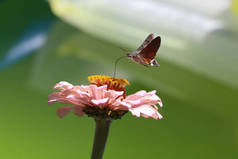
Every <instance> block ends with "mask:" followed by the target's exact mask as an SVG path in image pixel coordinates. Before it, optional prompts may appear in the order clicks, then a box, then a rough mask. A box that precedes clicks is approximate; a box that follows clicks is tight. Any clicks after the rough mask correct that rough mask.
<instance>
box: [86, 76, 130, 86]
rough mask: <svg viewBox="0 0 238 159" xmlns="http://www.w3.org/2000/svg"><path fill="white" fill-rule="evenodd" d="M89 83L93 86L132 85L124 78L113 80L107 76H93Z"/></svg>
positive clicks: (89, 78) (90, 77)
mask: <svg viewBox="0 0 238 159" xmlns="http://www.w3.org/2000/svg"><path fill="white" fill-rule="evenodd" d="M88 81H89V82H90V83H91V84H112V85H114V84H118V85H121V86H123V87H124V86H126V85H130V83H129V82H128V81H127V80H125V79H123V78H112V77H110V76H105V75H93V76H89V77H88Z"/></svg>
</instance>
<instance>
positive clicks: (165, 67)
mask: <svg viewBox="0 0 238 159" xmlns="http://www.w3.org/2000/svg"><path fill="white" fill-rule="evenodd" d="M25 4H27V5H23V4H22V2H18V1H14V3H13V1H2V2H1V3H0V7H1V8H0V12H1V13H2V14H1V17H5V18H2V21H1V24H2V23H3V24H4V25H0V31H1V37H0V42H1V47H0V55H4V54H5V52H6V50H7V49H8V48H9V47H10V46H11V45H14V43H15V42H16V40H17V39H18V38H19V35H20V33H21V32H22V31H23V30H24V27H26V26H28V24H29V23H31V22H32V21H34V20H37V19H41V18H42V17H45V16H47V17H48V16H49V17H51V16H52V14H51V12H50V10H49V8H48V5H47V3H45V2H43V1H34V2H33V1H30V0H28V1H26V3H25ZM3 6H4V7H3ZM11 7H14V8H12V13H11V14H6V13H7V12H8V10H7V9H5V10H2V8H11ZM33 11H34V12H33ZM15 18H16V19H15ZM141 40H143V39H141ZM213 45H215V44H213ZM130 46H131V45H128V46H127V47H128V48H127V49H129V50H133V49H135V48H132V47H130ZM120 47H125V46H124V45H122V44H121V43H117V42H115V41H111V42H109V41H108V40H105V39H104V38H102V37H100V36H99V37H98V36H94V35H93V34H89V33H87V32H85V31H82V30H80V29H77V28H74V27H72V26H70V25H69V24H67V23H64V22H62V21H61V20H58V19H55V20H54V22H53V25H52V27H51V28H50V32H49V34H48V39H47V42H46V44H45V45H44V47H43V48H41V49H40V50H38V51H37V52H36V54H34V55H32V56H30V57H29V58H27V59H24V60H23V61H22V62H20V63H17V64H15V65H13V66H12V67H10V68H8V69H6V70H5V71H3V72H0V88H1V91H0V96H1V107H0V125H1V131H0V141H1V144H0V158H4V159H23V158H24V159H28V158H29V159H31V158H34V159H42V158H45V159H48V158H49V159H50V158H57V159H64V158H89V156H90V153H91V146H92V140H93V133H94V122H93V120H92V119H91V118H88V117H86V116H85V117H82V118H78V117H76V116H74V115H73V114H71V115H69V116H67V117H66V118H64V119H59V118H58V117H57V116H56V114H55V111H56V109H57V107H58V106H60V104H54V105H52V106H48V105H47V104H46V102H47V96H48V94H49V93H51V92H52V91H53V90H52V87H53V85H54V84H55V83H56V82H59V81H62V80H64V81H68V82H71V83H73V84H87V83H88V82H87V76H88V75H93V74H106V75H112V73H113V72H112V71H113V69H114V61H115V60H116V58H118V57H120V56H123V55H124V54H125V53H124V52H123V51H121V49H120ZM221 47H222V46H221ZM194 49H195V50H194V52H196V51H197V50H196V49H197V48H196V47H195V48H194ZM201 50H205V51H208V50H209V48H205V47H203V48H201ZM166 51H168V50H166V49H162V50H160V52H163V54H166V53H167V52H166ZM190 51H193V50H192V49H191V50H190ZM160 52H159V54H160ZM177 53H178V52H176V50H175V51H174V54H177ZM214 54H215V53H214ZM184 55H185V54H184ZM199 55H200V54H198V55H197V57H199ZM159 57H160V55H159ZM202 57H204V56H202ZM202 57H200V58H201V60H202ZM230 57H234V56H233V55H232V54H230ZM194 59H195V58H194ZM158 60H159V63H160V65H161V66H160V67H159V68H151V67H143V66H140V65H137V64H136V63H133V62H132V61H129V60H127V59H123V60H122V61H120V62H119V65H118V71H117V72H118V74H117V76H118V77H123V78H126V79H128V80H129V81H130V83H131V85H130V86H128V87H127V93H128V94H130V93H134V92H136V91H138V90H141V89H145V90H147V91H149V90H153V89H155V90H157V91H158V94H159V96H160V97H161V99H162V101H163V103H164V107H163V108H162V109H160V112H161V114H162V115H163V116H164V119H162V120H158V121H156V120H152V119H143V118H138V119H137V118H135V117H132V116H131V115H129V113H128V114H127V115H126V116H125V117H124V118H123V119H122V120H117V121H114V122H113V124H112V127H111V132H110V136H109V140H108V144H107V147H106V151H105V157H104V158H105V159H109V158H114V159H117V158H118V159H120V158H125V159H131V158H137V159H145V158H148V157H149V158H164V159H172V158H183V159H186V158H187V159H190V158H194V159H200V158H205V159H206V158H217V159H223V158H235V156H238V152H237V148H238V125H237V121H238V118H237V111H238V108H237V104H236V101H235V100H236V97H237V94H238V90H237V87H232V84H226V83H224V82H221V81H220V80H217V79H216V78H210V76H207V75H206V74H204V73H200V72H199V71H194V70H193V69H189V68H187V67H184V65H179V64H178V63H176V62H173V61H171V60H168V59H167V58H164V57H163V56H162V57H161V58H159V59H158ZM215 60H216V58H214V59H209V60H208V62H210V63H211V64H212V63H213V62H214V61H215ZM227 63H228V62H227ZM205 64H206V63H201V65H205ZM203 67H205V66H203ZM233 67H235V66H233ZM226 70H227V69H226ZM235 70H236V68H234V70H233V71H234V72H235ZM221 76H222V74H221ZM234 76H235V75H234ZM232 79H233V78H231V80H232ZM235 82H236V81H234V83H235Z"/></svg>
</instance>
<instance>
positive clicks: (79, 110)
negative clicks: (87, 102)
mask: <svg viewBox="0 0 238 159" xmlns="http://www.w3.org/2000/svg"><path fill="white" fill-rule="evenodd" d="M74 114H75V115H77V116H79V117H81V116H83V115H84V114H85V113H84V112H83V107H80V106H75V107H74Z"/></svg>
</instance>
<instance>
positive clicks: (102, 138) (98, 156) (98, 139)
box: [91, 118, 111, 159]
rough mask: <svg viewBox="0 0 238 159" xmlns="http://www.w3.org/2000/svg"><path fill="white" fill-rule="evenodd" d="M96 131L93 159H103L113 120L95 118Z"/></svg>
mask: <svg viewBox="0 0 238 159" xmlns="http://www.w3.org/2000/svg"><path fill="white" fill-rule="evenodd" d="M95 122H96V129H95V134H94V142H93V150H92V154H91V159H102V158H103V152H104V148H105V145H106V142H107V137H108V133H109V129H110V124H111V120H107V119H97V118H95Z"/></svg>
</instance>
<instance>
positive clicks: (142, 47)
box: [137, 33, 154, 51]
mask: <svg viewBox="0 0 238 159" xmlns="http://www.w3.org/2000/svg"><path fill="white" fill-rule="evenodd" d="M153 39H154V34H152V33H151V34H149V35H148V36H147V37H146V38H145V41H144V42H143V43H142V44H141V46H140V47H139V48H138V49H137V51H141V50H142V49H144V48H145V47H146V46H147V45H148V44H149V43H150V42H151V41H152V40H153Z"/></svg>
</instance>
